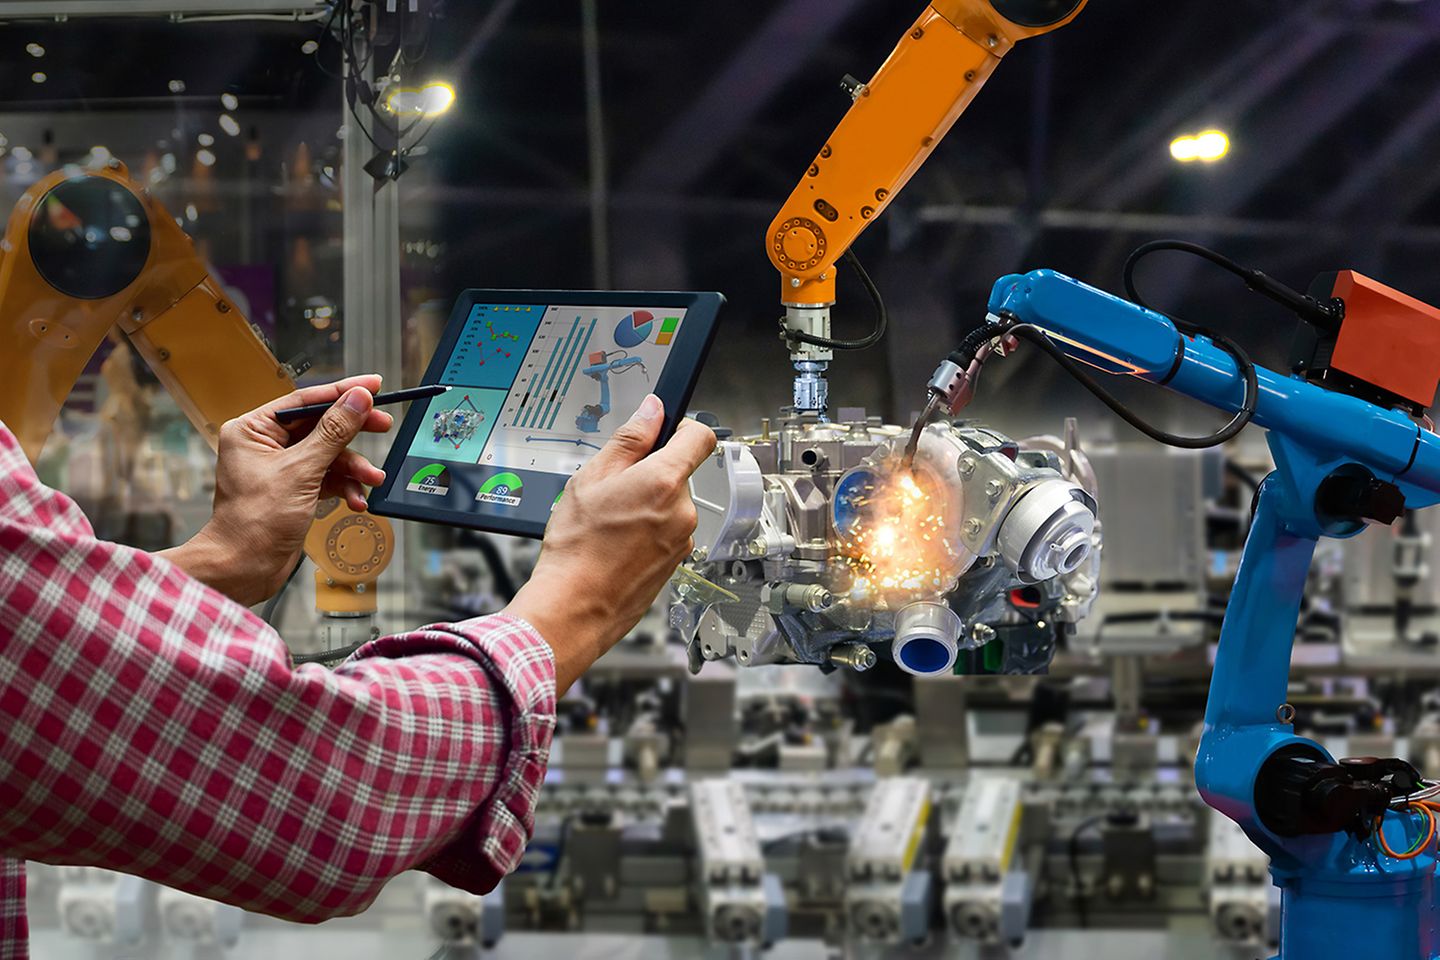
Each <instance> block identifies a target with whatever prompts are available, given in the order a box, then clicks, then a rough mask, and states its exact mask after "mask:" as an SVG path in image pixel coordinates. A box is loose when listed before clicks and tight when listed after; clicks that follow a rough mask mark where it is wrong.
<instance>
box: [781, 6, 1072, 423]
mask: <svg viewBox="0 0 1440 960" xmlns="http://www.w3.org/2000/svg"><path fill="white" fill-rule="evenodd" d="M1087 2H1088V0H934V2H932V3H931V4H930V5H929V6H928V7H926V8H925V11H924V12H923V13H922V14H921V15H920V19H918V20H917V21H915V25H914V26H913V27H911V28H910V30H909V32H907V33H906V34H905V36H904V37H903V38H902V39H901V41H900V43H899V44H898V45H897V46H896V47H895V50H894V52H893V53H891V54H890V57H889V58H888V59H887V60H886V61H885V63H884V64H882V65H881V67H880V69H879V71H878V72H877V73H876V74H875V76H874V77H873V78H872V79H871V81H870V82H869V83H868V84H861V85H859V86H858V87H856V88H855V89H854V90H853V91H852V95H853V97H854V104H853V105H852V106H851V107H850V111H849V113H847V114H846V115H845V118H844V119H843V120H841V121H840V125H839V126H838V127H836V128H835V132H834V133H833V134H831V136H830V139H829V140H828V141H826V143H825V145H824V146H823V147H821V148H820V153H819V154H818V155H817V156H816V157H815V160H814V162H813V163H812V164H811V165H810V169H809V170H808V171H806V173H805V176H804V178H802V179H801V181H800V183H799V184H798V185H797V186H796V187H795V191H794V192H793V193H791V194H790V198H789V199H788V200H786V201H785V205H784V206H783V207H781V208H780V213H779V214H778V215H777V216H776V217H775V220H774V222H772V223H771V224H770V230H769V232H768V233H767V234H766V244H765V246H766V250H767V251H768V252H769V255H770V261H771V262H772V263H774V264H775V268H776V269H777V270H779V271H780V276H781V280H782V289H781V300H782V301H783V302H784V304H785V306H786V308H787V310H786V330H787V339H790V342H791V348H792V349H791V358H792V359H793V360H794V361H795V362H796V366H797V370H801V372H802V373H806V374H812V375H813V376H810V377H804V378H802V377H797V380H796V404H795V406H796V408H797V409H799V410H802V411H803V410H812V411H817V412H821V413H823V412H824V409H825V397H824V387H823V378H822V377H820V376H819V375H820V374H821V373H823V370H824V365H825V364H826V363H827V362H828V361H829V360H830V359H831V352H830V350H829V349H828V348H826V347H821V346H816V345H811V344H806V343H803V342H800V341H798V340H794V339H791V338H789V336H788V335H789V334H790V333H793V332H798V333H802V334H808V335H811V336H815V337H822V338H828V337H829V336H830V329H829V328H830V306H831V305H832V304H833V303H834V300H835V265H836V262H837V261H838V260H839V259H840V257H841V256H843V255H844V253H845V251H846V250H848V249H850V245H851V244H852V243H854V242H855V238H856V237H858V236H859V235H860V233H861V231H863V230H864V229H865V228H866V227H867V226H869V224H870V223H871V222H872V221H873V220H874V219H875V218H876V217H878V216H879V215H880V214H881V213H882V212H883V211H884V210H885V208H886V206H888V205H889V204H890V202H891V201H892V200H894V199H895V195H896V194H897V193H899V192H900V190H901V188H903V187H904V186H905V184H906V183H908V182H909V180H910V178H911V177H912V176H913V175H914V174H915V171H916V170H918V169H919V168H920V165H921V164H923V163H924V162H925V161H926V159H928V158H929V156H930V153H931V151H932V150H934V149H935V146H936V145H937V144H939V142H940V140H941V139H942V138H943V137H944V136H945V134H946V133H948V132H949V131H950V128H951V127H952V126H953V125H954V124H955V121H956V120H957V119H958V118H959V116H960V114H961V113H963V112H964V111H965V108H966V107H968V106H969V105H970V101H971V100H973V99H974V97H975V95H976V94H977V93H979V91H980V88H981V86H983V85H984V83H985V81H986V80H988V79H989V78H990V75H991V74H992V73H993V72H994V71H995V68H996V67H997V66H999V65H1000V58H1001V57H1003V56H1005V54H1006V53H1008V52H1009V51H1010V50H1011V48H1013V47H1014V45H1015V44H1016V42H1017V41H1020V40H1024V39H1027V38H1029V37H1033V36H1038V35H1039V34H1042V33H1047V32H1049V31H1051V30H1054V29H1056V28H1058V27H1061V26H1064V25H1065V24H1067V23H1069V22H1070V21H1071V20H1073V19H1075V17H1076V16H1078V15H1079V13H1080V11H1081V9H1082V8H1083V7H1084V6H1085V4H1086V3H1087ZM801 364H805V365H806V366H805V367H802V366H801ZM817 365H818V368H819V369H818V370H817V369H813V367H815V366H817ZM802 379H804V380H806V381H808V382H809V384H810V386H809V387H808V388H802ZM817 394H818V395H817Z"/></svg>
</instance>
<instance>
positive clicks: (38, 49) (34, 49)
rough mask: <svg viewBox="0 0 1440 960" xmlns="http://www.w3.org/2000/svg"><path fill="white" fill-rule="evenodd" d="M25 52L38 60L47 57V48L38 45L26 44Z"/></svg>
mask: <svg viewBox="0 0 1440 960" xmlns="http://www.w3.org/2000/svg"><path fill="white" fill-rule="evenodd" d="M25 52H26V53H28V54H30V56H32V57H34V58H35V59H37V60H38V59H40V58H41V57H43V56H45V48H44V47H42V46H40V44H38V43H27V44H25Z"/></svg>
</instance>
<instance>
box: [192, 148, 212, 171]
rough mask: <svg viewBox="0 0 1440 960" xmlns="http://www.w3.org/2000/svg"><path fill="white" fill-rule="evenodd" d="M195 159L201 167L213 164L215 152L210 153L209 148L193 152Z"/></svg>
mask: <svg viewBox="0 0 1440 960" xmlns="http://www.w3.org/2000/svg"><path fill="white" fill-rule="evenodd" d="M195 159H196V160H199V161H200V166H202V167H213V166H215V154H213V153H211V152H210V151H209V150H200V151H198V152H197V153H196V154H195Z"/></svg>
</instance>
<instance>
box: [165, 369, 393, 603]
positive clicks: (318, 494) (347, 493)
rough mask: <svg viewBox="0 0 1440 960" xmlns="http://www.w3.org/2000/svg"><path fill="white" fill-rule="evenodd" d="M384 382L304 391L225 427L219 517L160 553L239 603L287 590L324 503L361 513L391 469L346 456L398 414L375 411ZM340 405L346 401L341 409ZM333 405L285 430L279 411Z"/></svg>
mask: <svg viewBox="0 0 1440 960" xmlns="http://www.w3.org/2000/svg"><path fill="white" fill-rule="evenodd" d="M379 391H380V378H379V377H378V376H374V375H368V376H360V377H350V378H348V379H345V380H340V381H338V382H336V383H328V384H324V385H321V386H316V387H306V388H304V389H302V390H296V391H294V392H293V393H290V394H289V395H287V396H284V397H281V398H280V399H278V400H273V401H271V402H270V403H267V404H265V406H263V407H260V408H259V409H258V410H252V411H251V412H249V413H247V414H243V415H242V416H239V417H236V418H235V419H234V420H231V421H229V422H227V423H226V424H225V425H224V426H223V427H221V428H220V454H219V460H218V462H217V463H216V466H215V512H214V515H213V516H212V517H211V519H210V522H209V523H207V524H206V525H205V527H204V528H203V529H202V530H201V531H200V532H199V533H198V534H196V535H195V537H194V539H192V540H190V541H189V542H188V543H185V544H183V545H182V546H179V547H175V548H174V549H172V550H167V551H165V552H164V553H163V554H162V556H164V557H165V558H166V559H168V560H170V561H171V562H172V563H174V564H176V565H177V566H179V567H180V568H181V569H183V570H184V571H185V572H186V573H189V574H190V575H191V576H193V577H195V579H197V580H200V581H201V582H203V583H205V584H207V585H209V586H211V587H214V588H215V589H216V590H219V591H220V592H221V593H224V594H225V595H226V596H228V597H230V598H231V599H232V600H235V601H236V602H237V603H241V604H244V605H246V606H250V605H253V604H256V603H259V602H261V601H262V600H264V599H266V598H267V597H270V596H272V595H274V594H275V593H276V591H278V590H279V589H280V587H281V586H283V585H284V583H285V579H286V577H288V576H289V574H290V571H291V570H292V569H293V568H294V566H295V564H296V563H297V562H298V561H299V558H300V553H301V550H302V548H303V546H304V543H305V534H306V533H307V532H308V531H309V529H310V525H311V523H312V522H313V521H314V519H315V508H316V505H317V504H318V503H319V501H320V500H321V499H322V498H324V497H342V498H344V500H345V502H346V503H347V504H349V506H350V509H352V510H356V511H360V512H363V511H364V510H365V509H366V506H365V488H366V487H373V486H376V485H378V484H380V483H381V482H383V481H384V479H385V472H384V471H383V470H380V469H379V468H377V467H376V466H375V465H374V464H372V463H371V462H370V461H369V460H366V459H365V458H364V457H362V456H361V455H360V454H358V453H356V452H355V451H353V450H350V449H348V447H349V444H350V442H351V441H352V440H354V439H355V438H356V437H357V436H359V435H360V434H361V433H362V432H365V433H384V432H385V431H387V430H389V429H390V428H391V426H393V425H394V422H395V419H394V418H393V417H392V416H390V414H388V413H385V412H383V411H380V410H376V409H374V394H376V393H378V392H379ZM336 401H338V402H336ZM312 403H334V406H332V407H331V408H330V409H329V410H328V411H326V412H325V415H324V416H322V417H320V418H319V419H318V420H314V421H301V422H300V423H295V424H288V425H287V424H282V423H280V421H278V420H276V419H275V414H276V413H277V412H279V411H281V410H285V409H288V408H291V407H301V406H306V405H307V404H312Z"/></svg>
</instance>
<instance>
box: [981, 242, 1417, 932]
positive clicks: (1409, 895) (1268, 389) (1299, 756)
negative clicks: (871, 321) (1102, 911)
mask: <svg viewBox="0 0 1440 960" xmlns="http://www.w3.org/2000/svg"><path fill="white" fill-rule="evenodd" d="M989 307H990V313H991V321H990V322H991V323H992V325H993V329H994V332H995V334H996V336H997V337H998V336H1000V335H1001V334H1003V332H1004V328H1005V326H1006V325H1013V324H1014V323H1016V322H1019V323H1023V324H1028V325H1031V326H1032V327H1034V328H1038V329H1039V330H1041V331H1043V332H1044V334H1045V335H1046V336H1047V337H1048V338H1049V340H1050V342H1051V343H1053V344H1054V345H1056V346H1057V347H1059V349H1060V350H1061V351H1063V352H1064V353H1065V354H1066V355H1067V356H1069V357H1071V358H1073V359H1075V360H1078V361H1082V362H1084V363H1086V364H1088V365H1089V366H1091V367H1093V368H1095V369H1096V370H1098V371H1102V372H1106V373H1111V374H1117V375H1128V376H1134V377H1138V378H1140V379H1144V380H1147V381H1149V382H1152V383H1156V384H1161V385H1164V386H1165V387H1167V388H1168V389H1170V390H1172V391H1175V392H1177V393H1180V394H1183V395H1185V396H1189V397H1192V398H1194V399H1197V400H1199V401H1201V402H1203V403H1206V404H1208V405H1210V406H1213V407H1216V408H1217V409H1221V410H1226V411H1232V412H1233V411H1236V410H1238V409H1239V407H1240V404H1241V398H1242V397H1243V395H1244V385H1243V383H1242V377H1241V371H1240V369H1239V364H1238V362H1237V359H1236V357H1235V356H1234V355H1233V354H1232V353H1231V352H1229V351H1226V350H1224V349H1221V348H1220V347H1218V346H1216V344H1215V343H1214V342H1212V341H1211V340H1210V339H1209V338H1207V337H1204V336H1187V335H1185V334H1184V333H1182V332H1181V331H1180V330H1178V329H1177V328H1176V327H1175V325H1174V324H1173V323H1172V322H1171V321H1170V320H1169V319H1168V318H1166V317H1164V316H1162V315H1160V314H1158V313H1154V312H1153V311H1150V310H1147V309H1145V308H1143V307H1140V306H1138V305H1136V304H1133V303H1130V302H1128V301H1125V300H1122V299H1119V298H1117V297H1114V296H1112V295H1110V294H1108V293H1105V292H1104V291H1101V290H1097V289H1095V288H1093V287H1089V286H1087V285H1085V284H1083V283H1080V282H1079V281H1076V280H1073V279H1071V278H1069V277H1066V276H1064V275H1063V274H1059V273H1055V272H1053V271H1048V270H1039V271H1034V272H1032V273H1028V274H1025V275H1023V276H1022V275H1015V276H1008V277H1004V278H1002V279H1001V280H1000V281H999V282H998V283H996V285H995V288H994V291H993V293H992V296H991V299H990V304H989ZM1255 374H1256V379H1257V383H1258V387H1259V390H1258V396H1257V398H1256V403H1255V410H1254V416H1253V422H1254V423H1255V424H1256V425H1258V426H1261V427H1263V428H1265V429H1267V430H1268V431H1269V443H1270V447H1271V450H1272V452H1273V454H1274V458H1275V463H1276V470H1275V472H1274V473H1273V474H1271V475H1270V477H1268V478H1267V479H1266V480H1265V482H1264V483H1263V484H1262V486H1261V490H1260V494H1259V497H1258V501H1257V509H1256V515H1255V518H1254V521H1253V522H1252V525H1251V528H1250V534H1249V538H1248V540H1247V542H1246V545H1245V550H1244V553H1243V556H1242V560H1241V563H1240V568H1239V572H1238V574H1237V576H1236V579H1235V585H1234V589H1233V591H1232V594H1231V598H1230V603H1229V607H1228V608H1227V610H1226V614H1225V620H1224V624H1223V626H1222V629H1221V635H1220V640H1219V645H1218V648H1217V651H1216V657H1215V667H1214V673H1213V676H1212V680H1211V686H1210V694H1209V700H1208V703H1207V708H1206V715H1205V731H1204V735H1203V737H1202V740H1201V744H1200V751H1199V754H1198V756H1197V758H1196V764H1195V778H1196V784H1197V786H1198V787H1199V789H1200V791H1201V793H1202V795H1203V796H1204V798H1205V800H1206V802H1207V803H1209V804H1210V805H1211V806H1212V807H1214V808H1215V809H1217V810H1219V811H1220V812H1221V813H1223V814H1225V815H1226V816H1228V817H1230V818H1231V819H1233V820H1235V821H1236V822H1237V823H1239V824H1240V825H1241V826H1242V827H1243V828H1244V829H1245V831H1246V832H1247V833H1248V834H1249V835H1250V837H1251V838H1252V839H1253V840H1254V841H1255V842H1256V843H1257V845H1259V846H1260V847H1261V849H1263V850H1264V851H1265V852H1266V853H1268V854H1269V855H1270V857H1271V862H1272V873H1273V875H1274V878H1275V881H1276V883H1277V884H1278V885H1279V886H1280V887H1281V890H1282V903H1283V905H1284V907H1283V911H1282V932H1281V944H1280V955H1279V958H1278V960H1342V958H1343V960H1371V958H1373V960H1381V958H1385V960H1435V958H1437V957H1440V901H1437V896H1440V889H1437V884H1436V868H1437V861H1436V858H1435V855H1434V851H1433V847H1432V848H1431V849H1427V850H1424V851H1422V852H1420V853H1419V854H1418V855H1417V856H1414V857H1413V858H1411V859H1399V858H1395V857H1390V856H1388V855H1386V854H1384V853H1382V852H1381V851H1380V849H1379V848H1378V847H1377V844H1376V842H1375V839H1376V838H1374V837H1373V836H1371V835H1370V833H1371V831H1373V830H1375V829H1379V830H1381V831H1383V836H1384V838H1385V839H1386V840H1387V841H1388V843H1389V846H1390V847H1391V849H1393V850H1397V851H1398V850H1405V851H1408V850H1409V849H1410V848H1411V847H1412V846H1414V845H1415V844H1416V843H1417V841H1418V840H1420V839H1421V837H1420V835H1419V834H1418V833H1417V831H1418V830H1420V827H1421V826H1423V825H1424V818H1423V817H1422V818H1421V820H1420V822H1419V825H1417V819H1416V817H1415V816H1414V815H1413V814H1411V813H1409V812H1407V811H1406V810H1405V809H1403V808H1404V807H1405V806H1406V803H1405V802H1404V800H1403V798H1398V797H1396V796H1395V790H1396V788H1395V786H1394V783H1395V779H1394V778H1395V777H1396V776H1402V777H1403V776H1405V774H1404V772H1403V770H1400V772H1399V773H1397V772H1396V770H1397V768H1388V767H1376V768H1374V769H1369V768H1367V769H1366V770H1360V768H1359V767H1355V768H1353V769H1352V768H1350V767H1343V766H1339V765H1335V764H1334V759H1333V758H1332V757H1331V756H1330V755H1329V754H1328V753H1327V752H1326V751H1325V750H1324V748H1323V747H1321V746H1320V745H1319V744H1317V743H1315V742H1314V741H1312V740H1308V739H1305V738H1302V737H1299V736H1296V735H1295V733H1294V730H1293V727H1292V721H1293V716H1294V711H1293V708H1291V707H1289V705H1288V704H1287V703H1286V693H1287V689H1288V686H1289V675H1290V657H1291V653H1292V648H1293V646H1294V639H1295V627H1296V622H1297V619H1298V616H1299V611H1300V605H1301V601H1302V599H1303V594H1304V588H1305V583H1306V576H1307V573H1308V570H1309V567H1310V562H1311V559H1312V556H1313V553H1314V550H1315V546H1316V543H1317V541H1318V539H1319V538H1320V537H1321V536H1331V537H1347V536H1353V535H1355V534H1357V533H1359V532H1360V531H1361V530H1363V529H1364V527H1365V522H1364V520H1365V518H1366V517H1369V516H1373V517H1374V518H1375V519H1380V520H1384V519H1385V518H1386V517H1388V516H1390V513H1389V512H1388V511H1389V510H1391V509H1393V508H1394V504H1393V503H1390V504H1389V505H1388V506H1387V504H1385V503H1378V504H1377V503H1376V502H1375V501H1374V499H1373V498H1374V497H1383V496H1384V495H1385V494H1386V493H1387V491H1395V492H1398V495H1403V503H1401V504H1400V505H1401V506H1402V507H1410V508H1418V507H1424V506H1430V505H1433V504H1435V503H1437V502H1440V437H1437V436H1436V435H1435V434H1434V433H1432V432H1431V431H1430V430H1428V429H1426V428H1425V427H1423V426H1421V425H1419V424H1417V423H1416V422H1415V420H1414V419H1412V418H1411V417H1410V416H1409V415H1408V414H1406V413H1405V412H1403V411H1400V410H1396V409H1387V408H1385V407H1382V406H1378V405H1376V404H1374V403H1371V402H1369V401H1367V400H1364V399H1361V398H1359V397H1357V396H1352V395H1349V394H1345V393H1340V392H1336V391H1334V390H1330V389H1326V388H1325V387H1322V386H1319V385H1317V384H1314V383H1311V382H1308V381H1306V380H1305V379H1303V378H1301V377H1300V376H1291V375H1285V374H1281V373H1277V372H1275V371H1272V370H1268V369H1265V368H1263V367H1258V366H1257V367H1255ZM1367 498H1371V499H1367ZM1382 763H1383V762H1382ZM1392 763H1396V764H1399V763H1400V762H1399V761H1392ZM1405 766H1407V765H1403V764H1401V767H1402V768H1403V767H1405ZM1355 771H1359V772H1355ZM1410 773H1411V774H1413V771H1410ZM1408 789H1413V785H1412V786H1411V787H1409V788H1408ZM1327 802H1328V803H1330V804H1332V807H1331V808H1326V807H1325V803H1327ZM1397 806H1398V807H1400V808H1401V809H1396V807H1397ZM1312 807H1315V808H1317V809H1311V808H1312Z"/></svg>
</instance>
